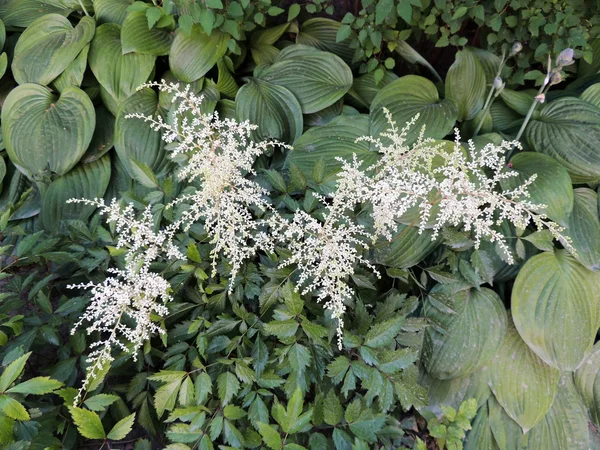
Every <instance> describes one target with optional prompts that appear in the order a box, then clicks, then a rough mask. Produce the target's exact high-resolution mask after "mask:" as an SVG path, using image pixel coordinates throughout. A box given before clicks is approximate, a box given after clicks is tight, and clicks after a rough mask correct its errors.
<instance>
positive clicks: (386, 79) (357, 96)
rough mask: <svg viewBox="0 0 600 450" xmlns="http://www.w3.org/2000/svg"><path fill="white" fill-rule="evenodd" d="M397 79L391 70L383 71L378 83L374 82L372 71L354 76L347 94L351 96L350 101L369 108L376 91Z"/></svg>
mask: <svg viewBox="0 0 600 450" xmlns="http://www.w3.org/2000/svg"><path fill="white" fill-rule="evenodd" d="M397 79H398V76H397V75H396V74H395V73H394V72H392V71H391V70H385V71H384V72H383V78H382V79H381V81H379V83H376V82H375V73H374V72H371V73H367V74H365V75H362V76H360V77H358V78H355V79H354V81H353V83H352V89H350V92H348V95H349V96H351V103H352V104H354V103H358V105H357V106H360V107H362V108H369V107H370V106H371V103H372V102H373V99H374V98H375V96H376V95H377V93H378V92H379V91H380V90H382V89H383V88H384V87H385V86H387V85H388V84H390V83H391V82H392V81H394V80H397Z"/></svg>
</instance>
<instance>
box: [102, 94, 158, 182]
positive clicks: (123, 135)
mask: <svg viewBox="0 0 600 450" xmlns="http://www.w3.org/2000/svg"><path fill="white" fill-rule="evenodd" d="M134 112H136V113H141V114H144V115H147V116H153V117H156V116H157V115H158V114H159V112H158V97H157V95H156V92H155V91H153V90H152V89H149V88H145V89H142V90H140V91H138V92H136V93H135V94H134V95H132V96H131V97H129V98H128V99H126V100H125V101H124V102H123V105H122V107H121V109H119V112H118V114H117V117H116V120H115V142H114V145H115V150H116V151H117V155H118V156H119V159H120V160H121V163H122V164H123V166H125V168H126V169H127V172H129V174H130V176H131V177H132V178H135V175H136V171H135V170H134V168H133V167H132V160H135V161H137V162H139V163H142V164H144V165H146V166H148V167H149V168H150V169H152V171H153V172H154V173H158V172H159V171H160V169H161V168H162V167H163V166H164V165H165V164H166V163H167V161H166V156H165V149H164V143H163V141H162V139H161V133H160V131H155V130H152V129H151V128H150V126H149V125H148V124H147V123H146V122H144V121H143V120H141V119H137V118H129V119H128V118H126V117H125V116H126V115H127V114H131V113H134Z"/></svg>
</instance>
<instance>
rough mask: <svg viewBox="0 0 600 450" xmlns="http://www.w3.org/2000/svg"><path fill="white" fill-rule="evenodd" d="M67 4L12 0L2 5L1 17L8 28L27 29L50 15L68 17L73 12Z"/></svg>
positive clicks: (34, 0)
mask: <svg viewBox="0 0 600 450" xmlns="http://www.w3.org/2000/svg"><path fill="white" fill-rule="evenodd" d="M73 9H75V8H73V7H72V6H71V5H68V4H67V2H54V1H47V0H12V1H8V2H3V3H2V5H0V17H2V21H3V22H4V25H5V26H7V27H19V28H26V27H28V26H29V25H31V24H32V23H33V22H35V21H36V20H38V19H40V18H42V17H44V16H46V15H49V14H60V15H61V16H64V17H67V16H68V15H69V14H71V13H72V12H73Z"/></svg>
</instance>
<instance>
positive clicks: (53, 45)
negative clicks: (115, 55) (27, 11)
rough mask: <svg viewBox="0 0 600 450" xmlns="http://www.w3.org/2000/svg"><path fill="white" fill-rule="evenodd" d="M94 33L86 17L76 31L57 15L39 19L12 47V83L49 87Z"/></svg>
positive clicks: (91, 20) (90, 19)
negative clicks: (13, 51) (13, 81)
mask: <svg viewBox="0 0 600 450" xmlns="http://www.w3.org/2000/svg"><path fill="white" fill-rule="evenodd" d="M95 30H96V24H95V22H94V19H92V18H91V17H87V16H85V17H83V18H82V19H81V20H80V21H79V23H78V24H77V26H76V27H75V28H73V26H72V25H71V22H69V20H68V19H66V18H65V17H63V16H61V15H60V14H47V15H45V16H43V17H40V18H39V19H38V20H36V21H35V22H33V23H32V24H31V25H30V26H29V27H27V29H26V30H25V31H24V32H23V34H22V35H21V37H20V38H19V41H18V42H17V46H16V47H15V54H14V58H13V62H12V73H13V76H14V78H15V80H16V81H17V83H19V84H24V83H36V84H42V85H47V84H49V83H50V82H51V81H52V80H54V79H55V78H56V77H58V76H59V75H60V74H61V73H62V72H63V71H64V70H65V69H66V68H67V66H68V65H69V64H70V63H71V62H72V61H73V60H74V59H75V58H76V57H77V55H78V54H79V52H81V50H83V48H84V47H85V46H86V45H87V44H88V43H89V42H90V41H91V40H92V38H93V37H94V32H95Z"/></svg>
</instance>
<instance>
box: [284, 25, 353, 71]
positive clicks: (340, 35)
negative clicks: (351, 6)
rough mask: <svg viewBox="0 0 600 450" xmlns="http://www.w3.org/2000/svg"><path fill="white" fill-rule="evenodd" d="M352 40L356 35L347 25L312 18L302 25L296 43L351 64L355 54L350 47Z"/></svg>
mask: <svg viewBox="0 0 600 450" xmlns="http://www.w3.org/2000/svg"><path fill="white" fill-rule="evenodd" d="M348 38H350V39H348ZM352 38H356V34H355V33H353V32H352V28H351V27H350V26H349V25H342V24H341V23H339V22H337V21H335V20H331V19H327V18H325V17H314V18H312V19H308V20H307V21H306V22H304V23H303V24H302V27H301V28H300V32H299V33H298V35H297V36H296V43H297V44H302V45H310V46H311V47H315V48H318V49H319V50H323V51H325V52H330V53H333V54H334V55H337V56H339V57H340V58H342V59H343V60H344V61H345V62H346V63H347V64H352V63H353V60H354V52H355V49H353V48H351V45H350V44H351V42H352Z"/></svg>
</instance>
